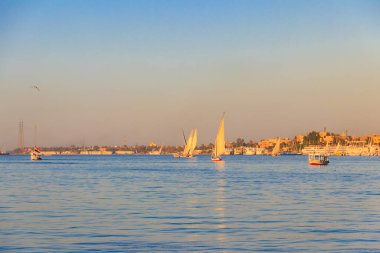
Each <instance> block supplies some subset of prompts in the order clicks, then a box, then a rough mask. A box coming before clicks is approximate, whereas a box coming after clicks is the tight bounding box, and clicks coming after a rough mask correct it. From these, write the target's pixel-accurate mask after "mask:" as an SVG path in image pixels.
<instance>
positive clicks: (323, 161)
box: [309, 154, 330, 165]
mask: <svg viewBox="0 0 380 253" xmlns="http://www.w3.org/2000/svg"><path fill="white" fill-rule="evenodd" d="M329 162H330V161H329V156H328V155H323V154H310V155H309V164H310V165H327V164H329Z"/></svg>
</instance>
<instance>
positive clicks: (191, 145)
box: [173, 128, 198, 158]
mask: <svg viewBox="0 0 380 253" xmlns="http://www.w3.org/2000/svg"><path fill="white" fill-rule="evenodd" d="M183 138H184V140H185V148H184V149H183V152H182V153H175V154H173V157H175V158H192V157H194V150H195V148H196V147H197V142H198V129H197V128H194V129H192V130H191V132H190V135H189V138H188V139H187V140H186V137H185V134H184V133H183Z"/></svg>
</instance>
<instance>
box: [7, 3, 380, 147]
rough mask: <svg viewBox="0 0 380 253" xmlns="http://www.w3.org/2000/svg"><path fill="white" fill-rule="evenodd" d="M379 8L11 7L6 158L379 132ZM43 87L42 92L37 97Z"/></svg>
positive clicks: (328, 5) (206, 5) (304, 5)
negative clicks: (22, 151) (42, 149)
mask: <svg viewBox="0 0 380 253" xmlns="http://www.w3.org/2000/svg"><path fill="white" fill-rule="evenodd" d="M379 13H380V1H366V0H360V1H359V0H358V1H350V0H347V1H334V0H331V1H319V0H315V1H313V0H311V1H271V0H269V1H264V0H261V1H254V0H252V1H246V0H234V1H232V0H231V1H223V0H218V1H216V0H188V1H186V0H184V1H174V0H171V1H164V0H151V1H147V0H139V1H132V0H130V1H128V0H126V1H118V0H111V1H106V0H102V1H99V0H92V1H90V0H88V1H84V0H49V1H44V0H39V1H27V0H25V1H23V0H17V1H13V0H2V1H0V108H1V109H0V148H5V149H11V148H15V147H17V138H18V123H19V121H20V120H23V121H24V132H25V144H26V145H33V144H34V129H35V126H36V129H37V144H38V145H42V146H61V145H83V144H85V145H135V144H147V143H150V142H155V143H157V144H159V145H167V144H170V145H180V144H183V143H182V142H183V140H182V129H183V130H184V131H185V132H186V133H187V134H188V133H189V132H190V130H191V129H192V128H195V127H197V128H198V130H199V143H210V142H213V141H214V139H215V135H216V132H217V128H218V124H219V119H220V117H221V115H222V113H223V112H226V116H225V122H226V123H225V124H226V138H227V140H235V139H236V138H238V137H242V138H244V139H246V140H250V139H252V140H255V141H258V140H260V139H263V138H270V137H290V138H292V137H294V136H295V135H297V134H300V133H306V132H308V131H311V130H317V131H322V130H323V129H324V128H325V127H326V128H327V130H328V131H331V132H337V133H342V132H344V131H346V130H348V133H349V134H352V135H365V134H371V133H378V134H380V116H379V112H380V103H379V101H380V99H379V97H380V71H379V69H380V29H379V27H380V15H379ZM33 85H38V86H39V87H40V91H39V92H38V91H37V90H36V89H33V88H32V86H33Z"/></svg>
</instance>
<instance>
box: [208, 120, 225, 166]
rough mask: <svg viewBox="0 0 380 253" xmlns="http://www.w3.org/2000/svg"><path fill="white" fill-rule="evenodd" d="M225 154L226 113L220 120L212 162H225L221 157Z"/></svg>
mask: <svg viewBox="0 0 380 253" xmlns="http://www.w3.org/2000/svg"><path fill="white" fill-rule="evenodd" d="M225 152H226V141H225V139H224V113H223V116H222V119H221V120H220V123H219V130H218V133H217V135H216V139H215V147H214V150H213V151H212V155H211V161H213V162H221V161H223V160H222V157H221V155H223V154H224V153H225Z"/></svg>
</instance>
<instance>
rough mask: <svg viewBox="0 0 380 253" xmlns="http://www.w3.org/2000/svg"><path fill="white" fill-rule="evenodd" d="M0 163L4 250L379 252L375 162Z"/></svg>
mask: <svg viewBox="0 0 380 253" xmlns="http://www.w3.org/2000/svg"><path fill="white" fill-rule="evenodd" d="M209 159H210V158H209V157H208V156H199V157H197V158H194V159H185V160H178V159H173V158H172V157H170V156H50V157H45V160H43V161H29V160H28V157H27V156H0V175H1V176H0V201H1V202H0V251H3V252H4V251H5V252H7V251H9V252H93V251H101V252H152V251H154V252H171V251H174V252H207V251H217V252H238V251H246V252H262V251H265V252H380V158H379V157H356V158H355V157H332V158H331V159H330V160H331V164H330V165H329V166H326V167H310V166H308V165H307V161H306V159H307V158H306V157H302V156H282V157H275V158H273V157H259V156H257V157H246V156H231V157H226V158H225V162H224V163H212V162H211V161H210V160H209Z"/></svg>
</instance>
